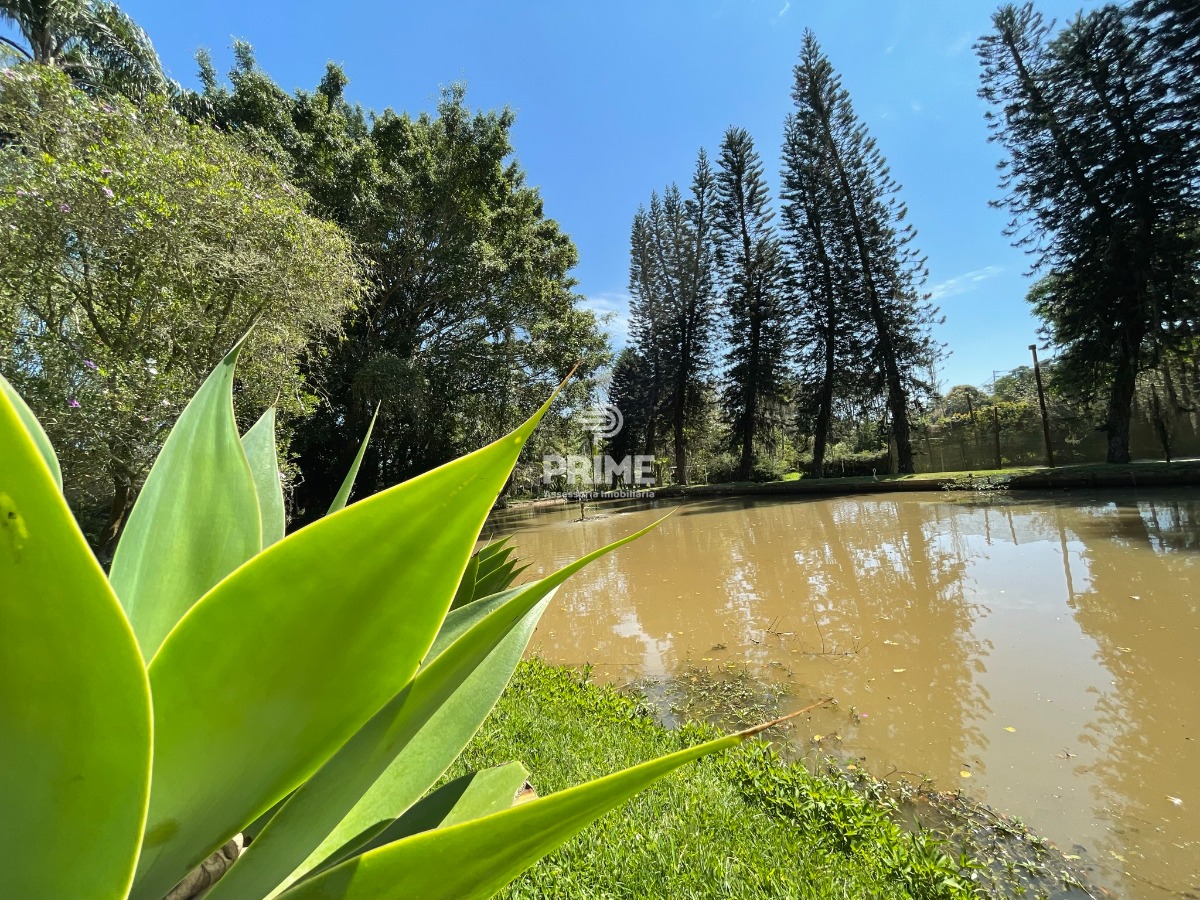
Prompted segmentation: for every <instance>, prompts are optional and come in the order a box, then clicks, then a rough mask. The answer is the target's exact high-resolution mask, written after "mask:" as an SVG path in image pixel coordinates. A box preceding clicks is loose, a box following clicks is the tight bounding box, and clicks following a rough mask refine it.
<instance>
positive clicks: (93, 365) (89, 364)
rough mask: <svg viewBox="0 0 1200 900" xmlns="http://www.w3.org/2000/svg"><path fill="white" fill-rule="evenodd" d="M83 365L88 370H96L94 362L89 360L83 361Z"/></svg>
mask: <svg viewBox="0 0 1200 900" xmlns="http://www.w3.org/2000/svg"><path fill="white" fill-rule="evenodd" d="M83 364H84V365H85V366H87V367H88V368H89V369H95V368H97V366H96V364H95V363H94V362H92V361H91V360H90V359H85V360H84V361H83Z"/></svg>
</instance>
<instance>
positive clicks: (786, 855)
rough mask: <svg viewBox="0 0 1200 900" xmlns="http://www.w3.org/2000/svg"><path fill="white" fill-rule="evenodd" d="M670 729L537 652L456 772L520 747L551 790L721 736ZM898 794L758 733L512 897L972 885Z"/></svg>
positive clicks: (534, 876) (871, 892)
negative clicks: (806, 764)
mask: <svg viewBox="0 0 1200 900" xmlns="http://www.w3.org/2000/svg"><path fill="white" fill-rule="evenodd" d="M712 734H713V729H712V728H711V727H710V726H706V725H686V726H684V727H683V728H681V729H676V730H669V729H666V728H663V727H661V726H660V725H658V724H657V723H656V722H655V721H654V720H653V719H652V718H651V717H650V715H649V710H648V709H647V708H646V707H645V706H644V705H643V703H642V702H640V701H639V700H637V699H636V698H634V697H630V696H628V695H626V694H624V693H622V692H621V691H619V690H616V689H615V688H612V687H609V686H602V685H595V684H592V683H591V682H590V681H589V680H588V678H587V675H586V673H581V672H579V671H576V670H572V669H567V668H561V667H555V666H550V665H547V664H545V663H543V662H539V661H537V660H532V661H526V662H523V663H522V664H521V666H520V667H519V668H518V670H517V673H516V675H515V676H514V678H513V681H512V684H511V685H510V687H509V689H508V691H507V692H506V693H505V695H504V697H503V698H502V699H501V701H500V703H499V704H498V705H497V707H496V709H495V711H494V712H493V713H492V715H491V717H490V718H489V719H488V721H487V722H486V723H485V724H484V726H483V728H482V729H481V730H480V733H479V734H478V735H477V736H476V738H475V740H474V741H473V742H472V744H471V745H470V746H469V747H468V748H467V750H466V751H464V753H463V756H462V757H461V759H460V760H459V762H458V763H457V764H456V767H455V769H454V770H452V771H451V772H450V773H449V774H448V777H455V776H456V775H459V774H462V773H463V772H464V771H466V770H469V769H479V768H483V767H486V766H490V765H496V764H499V763H502V762H507V761H509V760H519V761H520V762H522V763H524V764H525V766H526V767H527V768H528V769H529V770H530V771H531V772H532V773H533V775H532V776H531V780H532V781H533V784H534V786H535V787H536V789H537V790H538V792H539V793H540V794H547V793H551V792H553V791H557V790H561V789H563V788H565V787H569V786H571V785H574V784H578V783H580V782H582V781H585V780H587V779H590V778H596V777H599V776H602V775H605V774H608V773H610V772H614V771H616V770H618V769H621V768H624V767H626V766H631V765H635V764H637V763H639V762H643V761H645V760H648V759H650V758H652V757H655V756H658V755H661V754H665V753H669V752H671V751H674V750H678V749H680V748H681V747H684V746H687V745H690V744H694V743H697V742H699V741H702V740H704V739H705V738H707V737H710V736H712ZM888 809H889V801H887V800H886V799H885V798H884V797H883V796H881V795H880V796H877V797H874V798H871V797H867V796H864V795H863V794H862V793H859V792H856V791H855V790H854V789H852V788H851V787H850V786H849V785H848V784H847V783H846V782H844V781H842V780H840V779H838V778H837V777H835V776H814V775H811V774H809V772H808V771H807V770H806V769H804V768H803V767H802V766H785V765H783V764H782V763H780V761H779V760H778V758H777V757H776V756H775V755H774V753H772V752H771V751H770V750H769V749H768V748H767V746H766V745H764V744H761V743H753V744H747V745H745V746H743V747H741V748H739V749H738V750H736V751H732V752H730V753H727V754H725V755H723V756H718V757H713V758H709V759H706V760H703V761H701V762H699V763H697V764H694V765H692V766H689V767H685V768H684V769H683V770H680V771H678V772H676V773H674V774H673V775H672V776H670V777H668V778H666V779H664V780H663V781H662V782H660V783H659V784H657V785H656V786H654V787H652V788H651V789H649V790H647V791H646V792H644V793H643V794H641V795H639V796H638V797H636V798H635V799H634V800H632V801H630V802H629V803H628V804H626V805H625V806H623V807H621V808H620V809H618V810H616V811H615V812H613V813H610V814H609V815H607V816H605V817H604V818H603V819H601V820H600V821H599V822H598V823H596V824H595V825H593V826H592V827H591V828H589V829H587V830H586V831H585V832H583V833H582V834H580V835H579V836H577V837H576V838H574V839H573V840H571V841H570V842H568V843H567V844H565V845H564V846H563V847H562V848H560V849H559V850H558V851H556V852H555V853H553V854H551V855H550V856H548V857H546V858H545V859H544V860H542V862H541V863H539V864H538V865H537V866H535V867H534V868H533V869H531V870H530V871H528V872H527V873H526V874H525V875H523V876H522V877H521V878H519V879H518V880H517V881H516V882H514V883H513V884H512V885H511V886H510V887H509V888H508V889H506V891H505V892H504V893H502V894H501V895H500V896H502V897H510V898H534V897H536V898H568V897H570V898H588V900H602V898H642V897H663V898H679V900H687V898H746V900H749V898H755V900H757V898H763V897H777V898H814V900H815V898H822V900H825V898H843V897H845V898H860V897H871V898H880V900H891V898H895V900H900V898H921V900H924V898H954V897H966V896H972V894H971V892H970V890H969V889H967V888H965V887H964V886H963V885H962V882H960V881H958V879H957V877H956V876H957V874H958V872H959V867H958V864H957V863H955V862H951V861H950V860H949V859H947V858H946V857H945V856H944V855H943V854H942V853H941V850H940V848H939V847H938V845H937V844H936V843H935V842H933V841H931V840H930V839H929V838H928V837H926V836H921V835H911V834H909V833H907V832H905V831H903V830H902V829H900V828H899V827H898V826H896V825H895V824H894V823H893V822H892V819H891V818H890V817H889V815H888Z"/></svg>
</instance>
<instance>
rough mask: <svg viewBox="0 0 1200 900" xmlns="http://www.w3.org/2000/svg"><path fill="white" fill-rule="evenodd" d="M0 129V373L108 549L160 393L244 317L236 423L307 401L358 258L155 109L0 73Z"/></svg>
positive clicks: (325, 228)
mask: <svg viewBox="0 0 1200 900" xmlns="http://www.w3.org/2000/svg"><path fill="white" fill-rule="evenodd" d="M0 131H2V132H3V133H5V134H6V135H7V140H6V142H5V144H4V146H3V147H2V148H0V348H2V352H0V371H3V373H4V374H5V375H6V376H8V378H9V379H10V380H11V381H12V382H13V383H14V384H15V385H16V386H17V388H18V389H19V390H20V391H21V392H22V393H23V394H24V395H25V396H26V397H27V398H28V400H29V403H30V405H31V406H32V407H33V408H34V410H35V411H36V412H37V414H38V415H39V417H40V418H41V419H42V422H43V424H44V425H45V428H46V430H47V432H48V433H49V434H50V437H51V439H52V440H53V441H54V442H55V444H56V445H57V446H59V447H60V448H61V449H62V455H63V466H64V469H65V470H66V472H67V475H68V478H67V482H68V485H69V488H68V490H69V494H68V496H69V498H70V499H71V502H72V504H73V505H74V506H75V507H76V508H77V509H79V510H81V513H82V514H83V515H84V516H85V521H87V522H88V524H89V529H90V530H93V529H99V530H100V541H101V543H104V544H111V542H112V541H113V539H115V537H116V535H117V533H118V532H119V530H120V528H121V525H122V524H123V522H124V520H125V516H126V514H127V513H128V511H129V509H130V507H131V506H132V503H133V500H134V497H135V495H136V491H137V488H138V485H139V484H140V483H141V480H142V479H143V478H144V477H145V474H146V472H147V470H148V469H149V466H150V463H151V461H152V460H153V459H154V456H155V454H156V452H157V450H158V448H159V446H161V443H162V439H163V437H164V435H165V433H166V429H167V428H168V427H169V426H170V424H171V422H172V421H174V418H175V417H176V416H177V415H178V414H179V410H180V398H181V397H187V396H188V395H189V394H190V393H191V392H192V391H194V390H195V389H196V388H197V386H198V385H199V384H200V381H201V380H202V379H203V377H204V375H205V374H206V373H207V372H208V371H209V370H210V369H211V368H212V366H213V364H214V363H215V362H216V361H217V360H218V359H220V357H221V354H222V353H223V352H224V348H227V347H228V346H230V345H231V344H232V343H233V342H234V341H235V340H236V339H237V338H238V337H240V336H241V335H242V334H243V333H245V331H246V329H247V328H248V327H249V326H250V324H251V323H252V322H256V321H257V322H258V327H257V328H256V329H255V331H254V334H253V335H252V336H251V338H250V341H249V343H248V345H247V348H246V353H245V355H244V357H243V359H244V365H243V369H242V372H241V377H240V383H239V406H240V408H241V409H242V411H243V414H248V413H249V411H250V410H252V409H255V408H259V409H261V408H262V407H263V406H266V405H269V404H271V403H272V402H274V401H275V400H276V398H278V405H279V407H280V409H281V410H282V411H283V412H285V413H288V414H300V413H303V412H305V411H306V410H307V409H309V408H310V407H311V405H312V401H313V398H312V397H311V394H310V388H309V386H308V384H307V382H306V379H305V377H304V375H303V373H302V372H301V371H300V368H299V364H300V357H301V356H302V355H303V353H304V352H305V350H306V348H307V347H308V346H309V344H310V343H311V342H312V341H313V340H314V339H316V338H317V337H318V336H321V335H325V334H337V333H338V332H339V331H340V330H341V325H342V320H343V316H345V315H346V314H347V313H348V312H349V310H350V309H351V308H352V306H353V304H354V303H355V301H356V300H357V298H358V296H359V293H360V284H359V265H358V263H357V262H356V259H355V256H354V252H353V248H352V246H351V244H350V242H349V240H348V239H347V237H346V236H345V235H344V234H343V233H342V231H341V230H340V229H339V228H338V227H337V226H335V225H333V224H330V223H328V222H324V221H321V220H319V219H317V218H314V217H313V216H311V215H309V213H308V212H307V207H308V201H307V199H306V197H305V195H304V193H303V192H302V191H301V190H299V189H298V188H296V187H295V186H293V185H292V184H290V183H289V182H288V181H287V179H286V178H285V177H284V174H283V173H282V172H281V171H280V169H279V168H278V166H276V165H274V164H272V163H271V162H270V161H268V160H266V159H264V158H263V157H261V156H259V155H256V154H253V153H251V152H248V151H247V150H246V149H245V147H244V146H243V144H242V143H241V142H240V141H238V140H236V139H233V138H230V137H227V136H224V135H221V134H219V133H217V132H216V131H214V130H212V129H211V128H208V127H206V126H202V125H192V124H189V123H188V122H186V121H185V120H183V119H181V118H180V117H179V116H177V115H176V114H175V113H174V112H173V111H172V109H171V108H170V106H169V105H168V104H167V102H166V101H165V100H164V99H163V98H161V97H152V98H148V99H146V100H145V101H143V102H142V104H141V105H140V106H139V107H134V106H133V105H132V104H131V103H130V102H129V101H126V100H124V99H122V98H110V99H108V100H104V101H97V100H94V99H93V98H92V97H90V96H89V95H87V94H85V93H83V92H82V91H80V90H78V89H77V88H75V87H73V86H72V85H71V83H70V82H69V81H68V80H67V79H66V78H65V77H64V76H63V75H62V74H60V73H58V72H56V71H55V70H53V69H51V68H47V67H41V66H24V67H20V68H17V69H5V70H2V71H0ZM359 434H361V430H360V431H359ZM93 515H94V517H95V520H94V521H92V517H93Z"/></svg>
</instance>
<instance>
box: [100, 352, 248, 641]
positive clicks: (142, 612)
mask: <svg viewBox="0 0 1200 900" xmlns="http://www.w3.org/2000/svg"><path fill="white" fill-rule="evenodd" d="M241 346H242V345H241V343H240V342H239V343H238V345H237V346H236V347H234V348H233V349H232V350H231V351H229V354H228V355H227V356H226V357H225V358H224V359H223V360H221V362H220V363H219V364H218V365H217V367H216V369H214V370H213V372H212V374H211V375H209V376H208V378H207V379H206V380H205V382H204V384H202V385H201V386H200V390H198V391H197V392H196V396H194V397H193V398H192V399H191V402H189V403H188V405H187V406H186V407H185V408H184V410H183V412H182V413H181V414H180V416H179V420H178V421H177V422H176V423H175V427H174V428H172V429H171V433H170V435H169V436H168V437H167V440H166V443H165V444H164V445H163V448H162V451H161V452H160V453H159V454H158V459H157V460H155V462H154V467H153V468H152V469H151V470H150V475H149V476H148V477H147V478H146V484H145V486H144V487H143V488H142V491H141V493H140V494H139V495H138V499H137V502H136V503H135V504H134V506H133V510H132V511H131V512H130V514H129V522H128V524H127V525H126V526H125V531H124V533H123V534H122V535H121V540H120V543H118V544H117V552H116V554H115V555H114V556H113V562H112V568H111V570H110V572H109V581H110V583H111V584H112V587H113V590H114V591H116V594H117V597H119V598H120V600H121V605H122V606H124V607H125V613H126V615H127V616H128V617H129V621H130V622H131V623H132V624H133V630H134V632H135V633H136V634H137V636H138V644H139V645H140V646H141V648H142V655H143V656H144V657H145V658H146V659H150V658H151V657H152V656H154V653H155V651H157V650H158V648H159V646H160V645H161V644H162V642H163V638H165V637H166V636H167V633H168V632H169V631H170V630H171V629H172V628H174V627H175V623H176V622H178V621H179V620H180V619H181V618H182V617H183V615H184V613H186V612H187V611H188V610H189V609H190V608H191V607H192V604H194V603H195V602H196V601H197V600H199V599H200V598H201V597H202V596H203V595H204V593H205V592H206V591H208V590H209V588H211V587H212V586H213V585H214V584H216V583H217V582H218V581H220V580H221V579H222V578H224V577H225V576H226V575H228V574H229V573H230V572H232V571H233V570H234V569H236V568H237V567H238V566H240V565H241V564H242V563H244V562H245V561H246V560H248V559H249V558H250V557H251V556H253V555H254V554H255V553H257V552H258V551H259V548H260V545H261V541H262V526H261V524H260V522H259V512H258V495H257V494H256V493H255V490H254V478H253V476H252V475H251V474H250V465H249V463H247V462H246V454H245V453H244V452H242V443H241V440H240V439H239V438H238V432H237V422H236V421H235V420H234V418H233V393H232V392H233V368H234V363H235V362H236V360H237V356H238V350H239V349H240V348H241Z"/></svg>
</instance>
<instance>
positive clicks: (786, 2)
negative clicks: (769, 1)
mask: <svg viewBox="0 0 1200 900" xmlns="http://www.w3.org/2000/svg"><path fill="white" fill-rule="evenodd" d="M791 8H792V0H783V8H782V9H780V10H779V14H778V15H777V16H775V18H776V19H782V18H783V17H784V16H786V15H787V11H788V10H789V9H791Z"/></svg>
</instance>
